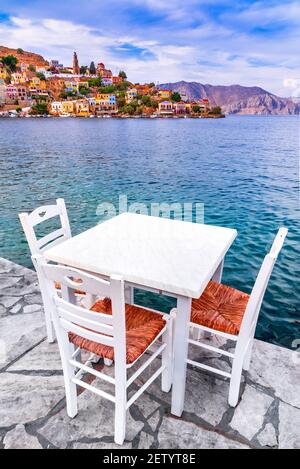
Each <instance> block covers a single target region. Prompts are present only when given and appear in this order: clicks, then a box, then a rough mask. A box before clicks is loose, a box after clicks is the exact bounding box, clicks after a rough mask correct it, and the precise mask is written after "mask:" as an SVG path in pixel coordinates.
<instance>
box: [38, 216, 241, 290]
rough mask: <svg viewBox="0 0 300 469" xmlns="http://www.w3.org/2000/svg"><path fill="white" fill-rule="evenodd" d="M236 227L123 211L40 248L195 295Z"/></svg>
mask: <svg viewBox="0 0 300 469" xmlns="http://www.w3.org/2000/svg"><path fill="white" fill-rule="evenodd" d="M236 236H237V231H236V230H234V229H231V228H222V227H217V226H211V225H204V224H196V223H191V222H183V221H178V220H170V219H166V218H159V217H152V216H147V215H140V214H134V213H123V214H121V215H118V216H116V217H114V218H112V219H110V220H107V221H105V222H103V223H101V224H99V225H97V226H95V227H94V228H91V229H89V230H87V231H85V232H83V233H81V234H79V235H77V236H74V237H73V238H71V239H69V240H67V241H64V242H62V243H61V244H59V245H57V246H55V247H52V248H49V249H48V250H46V251H45V252H44V256H45V258H46V259H47V260H50V261H54V262H57V263H60V264H65V265H68V266H71V267H75V268H77V269H82V270H85V271H88V272H90V273H94V274H99V275H103V276H111V275H122V276H123V278H124V281H125V282H129V283H133V284H137V285H141V286H143V287H148V288H150V289H157V290H160V291H164V292H167V293H170V294H173V295H175V296H177V295H180V296H186V297H190V298H199V296H200V295H201V294H202V292H203V290H204V289H205V288H206V286H207V284H208V282H209V280H210V279H211V277H212V276H213V274H214V273H215V271H216V269H217V268H218V266H219V264H220V263H221V262H222V260H223V258H224V257H225V255H226V253H227V251H228V249H229V248H230V246H231V244H232V243H233V241H234V239H235V238H236Z"/></svg>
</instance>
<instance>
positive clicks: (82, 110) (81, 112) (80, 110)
mask: <svg viewBox="0 0 300 469" xmlns="http://www.w3.org/2000/svg"><path fill="white" fill-rule="evenodd" d="M75 113H76V116H77V117H88V116H89V115H90V106H89V101H88V100H87V99H80V100H78V101H75Z"/></svg>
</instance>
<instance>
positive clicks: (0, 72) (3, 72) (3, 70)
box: [0, 64, 8, 80]
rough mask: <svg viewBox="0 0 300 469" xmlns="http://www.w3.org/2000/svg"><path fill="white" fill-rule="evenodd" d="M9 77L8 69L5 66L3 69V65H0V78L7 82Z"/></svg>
mask: <svg viewBox="0 0 300 469" xmlns="http://www.w3.org/2000/svg"><path fill="white" fill-rule="evenodd" d="M7 77H8V73H7V71H6V68H5V67H4V66H2V67H1V64H0V78H1V79H2V80H5V79H6V78H7Z"/></svg>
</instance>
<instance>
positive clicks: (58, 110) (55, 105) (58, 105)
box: [49, 101, 63, 116]
mask: <svg viewBox="0 0 300 469" xmlns="http://www.w3.org/2000/svg"><path fill="white" fill-rule="evenodd" d="M62 110H63V102H62V101H53V102H52V103H51V104H50V106H49V112H50V114H52V115H54V116H59V115H61V114H62Z"/></svg>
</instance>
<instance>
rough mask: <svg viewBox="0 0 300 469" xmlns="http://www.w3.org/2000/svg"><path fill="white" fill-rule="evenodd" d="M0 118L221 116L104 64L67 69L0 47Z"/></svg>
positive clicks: (76, 62) (217, 111)
mask: <svg viewBox="0 0 300 469" xmlns="http://www.w3.org/2000/svg"><path fill="white" fill-rule="evenodd" d="M0 116H2V117H33V116H43V117H44V116H53V117H73V116H74V117H120V118H122V117H152V118H154V117H222V113H221V109H220V107H214V108H211V106H210V103H209V100H208V99H199V100H197V101H192V102H191V101H190V100H189V98H188V97H187V96H185V95H180V94H179V93H178V92H173V91H171V90H168V89H161V88H160V87H159V86H157V85H155V83H146V84H140V83H131V82H130V81H128V79H127V75H126V73H125V72H124V71H120V72H119V73H118V74H117V75H114V74H113V73H112V71H111V70H110V69H109V68H106V66H105V64H104V63H102V62H100V63H98V64H95V63H94V62H91V64H90V66H89V67H88V66H82V65H81V66H80V64H79V60H78V57H77V53H76V52H74V54H73V63H72V66H64V65H63V64H60V63H59V61H58V60H51V61H50V62H48V61H46V60H44V58H43V57H42V56H39V55H37V54H33V53H29V52H25V51H23V50H22V49H15V50H13V49H8V48H4V47H0Z"/></svg>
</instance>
